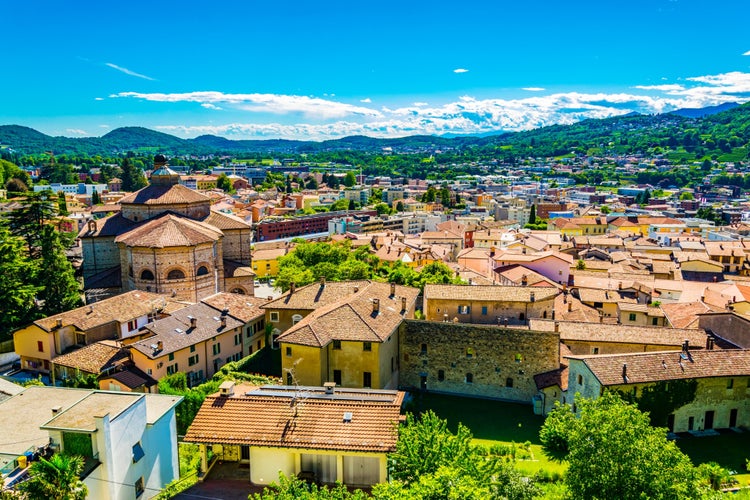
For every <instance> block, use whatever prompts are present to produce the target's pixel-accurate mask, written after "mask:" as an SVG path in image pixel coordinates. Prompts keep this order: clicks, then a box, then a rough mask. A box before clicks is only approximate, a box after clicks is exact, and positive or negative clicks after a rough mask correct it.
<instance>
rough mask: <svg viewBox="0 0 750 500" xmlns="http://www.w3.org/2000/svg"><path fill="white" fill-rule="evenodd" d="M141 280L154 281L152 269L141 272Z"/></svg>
mask: <svg viewBox="0 0 750 500" xmlns="http://www.w3.org/2000/svg"><path fill="white" fill-rule="evenodd" d="M141 279H142V280H145V281H154V273H152V272H151V270H150V269H144V270H143V271H141Z"/></svg>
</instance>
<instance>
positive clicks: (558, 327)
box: [555, 321, 560, 333]
mask: <svg viewBox="0 0 750 500" xmlns="http://www.w3.org/2000/svg"><path fill="white" fill-rule="evenodd" d="M555 333H560V323H559V322H558V321H555Z"/></svg>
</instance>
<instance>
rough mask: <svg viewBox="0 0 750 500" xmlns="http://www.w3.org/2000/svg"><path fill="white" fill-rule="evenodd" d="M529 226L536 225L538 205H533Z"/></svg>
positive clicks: (530, 211)
mask: <svg viewBox="0 0 750 500" xmlns="http://www.w3.org/2000/svg"><path fill="white" fill-rule="evenodd" d="M529 224H536V205H531V209H529Z"/></svg>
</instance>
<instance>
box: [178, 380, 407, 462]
mask: <svg viewBox="0 0 750 500" xmlns="http://www.w3.org/2000/svg"><path fill="white" fill-rule="evenodd" d="M336 392H337V394H335V395H332V396H327V395H325V394H324V392H323V391H322V390H321V389H320V388H295V387H285V386H278V387H274V386H265V387H263V388H261V389H258V390H255V391H252V392H250V393H246V394H244V395H236V396H231V397H226V396H224V397H222V396H216V395H214V396H209V397H207V398H206V400H205V401H204V402H203V405H202V406H201V408H200V410H199V411H198V414H197V415H196V417H195V420H193V423H192V424H191V425H190V428H189V429H188V432H187V434H186V435H185V439H184V440H185V441H186V442H189V443H212V444H235V445H240V444H242V445H250V446H266V447H275V448H281V447H283V448H304V449H320V450H346V451H362V452H391V451H394V450H395V447H396V439H397V436H398V430H397V427H396V425H395V424H396V423H397V422H399V420H400V410H401V403H402V401H403V397H404V393H403V392H397V391H369V390H364V389H338V388H337V390H336ZM348 413H351V419H350V420H349V421H347V420H346V419H345V418H344V416H345V414H348ZM347 416H348V415H347Z"/></svg>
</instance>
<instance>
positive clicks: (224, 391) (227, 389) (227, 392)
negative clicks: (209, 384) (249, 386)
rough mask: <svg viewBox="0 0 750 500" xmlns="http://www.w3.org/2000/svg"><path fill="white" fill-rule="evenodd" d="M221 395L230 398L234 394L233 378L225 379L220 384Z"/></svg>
mask: <svg viewBox="0 0 750 500" xmlns="http://www.w3.org/2000/svg"><path fill="white" fill-rule="evenodd" d="M219 396H220V397H223V398H228V397H231V396H234V382H232V381H231V380H225V381H224V382H222V383H221V385H220V386H219Z"/></svg>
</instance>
